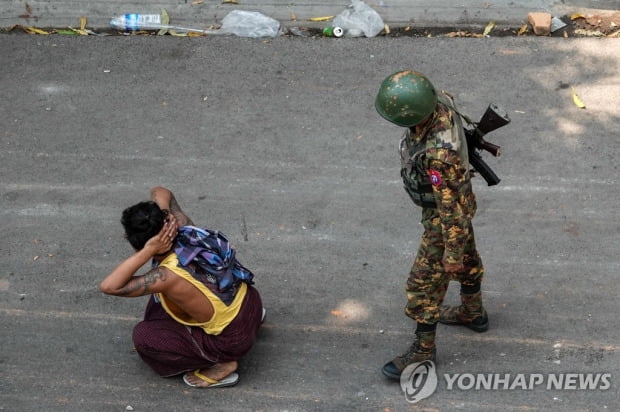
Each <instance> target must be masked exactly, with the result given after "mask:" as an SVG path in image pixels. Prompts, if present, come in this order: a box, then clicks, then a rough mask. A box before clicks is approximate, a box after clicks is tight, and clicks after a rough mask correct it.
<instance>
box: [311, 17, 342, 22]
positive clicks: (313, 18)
mask: <svg viewBox="0 0 620 412" xmlns="http://www.w3.org/2000/svg"><path fill="white" fill-rule="evenodd" d="M334 17H336V16H320V17H310V21H329V20H332V19H333V18H334Z"/></svg>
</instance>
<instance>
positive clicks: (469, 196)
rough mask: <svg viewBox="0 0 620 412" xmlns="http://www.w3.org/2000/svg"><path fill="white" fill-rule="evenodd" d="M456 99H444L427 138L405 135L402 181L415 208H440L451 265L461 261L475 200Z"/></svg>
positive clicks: (411, 131)
mask: <svg viewBox="0 0 620 412" xmlns="http://www.w3.org/2000/svg"><path fill="white" fill-rule="evenodd" d="M450 107H454V105H453V102H452V99H451V97H450V96H449V95H447V94H440V96H439V103H438V104H437V109H436V110H435V112H434V114H433V119H432V121H431V123H430V124H429V125H428V126H427V127H426V128H425V129H424V131H423V132H422V134H420V135H417V134H416V133H415V128H410V129H408V130H407V132H406V133H405V136H404V138H403V140H402V141H401V145H400V154H401V162H402V168H401V176H402V178H403V183H404V184H405V190H406V191H407V193H409V195H410V196H411V198H412V200H413V201H414V203H416V204H417V205H419V206H422V207H423V208H435V209H437V213H436V215H437V216H438V219H439V220H440V222H439V223H441V228H442V232H443V237H444V243H445V249H446V258H447V263H458V262H460V260H461V258H462V253H463V248H464V246H465V240H466V239H467V236H468V235H469V227H470V223H471V219H472V218H473V217H474V214H475V213H476V198H475V196H474V193H473V191H472V185H471V176H470V173H469V157H468V154H467V141H466V138H465V133H464V130H463V124H462V122H461V118H460V116H459V115H458V114H457V113H455V112H454V111H453V110H451V108H450Z"/></svg>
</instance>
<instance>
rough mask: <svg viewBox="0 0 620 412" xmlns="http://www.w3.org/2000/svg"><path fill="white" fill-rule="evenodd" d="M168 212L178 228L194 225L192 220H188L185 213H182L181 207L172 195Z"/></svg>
mask: <svg viewBox="0 0 620 412" xmlns="http://www.w3.org/2000/svg"><path fill="white" fill-rule="evenodd" d="M170 212H171V213H172V214H173V215H174V217H175V219H176V220H177V222H179V225H180V226H185V225H192V226H193V225H194V222H192V219H190V218H189V217H188V216H187V215H185V213H183V211H182V210H181V206H179V203H178V202H177V199H176V198H175V197H174V195H172V198H171V199H170Z"/></svg>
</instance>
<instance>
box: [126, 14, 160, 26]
mask: <svg viewBox="0 0 620 412" xmlns="http://www.w3.org/2000/svg"><path fill="white" fill-rule="evenodd" d="M159 25H161V16H160V15H159V14H136V13H130V14H125V27H126V28H127V29H129V30H138V29H146V28H149V27H157V26H159Z"/></svg>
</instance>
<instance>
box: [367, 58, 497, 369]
mask: <svg viewBox="0 0 620 412" xmlns="http://www.w3.org/2000/svg"><path fill="white" fill-rule="evenodd" d="M375 107H376V109H377V111H378V112H379V114H380V115H381V116H382V117H384V118H385V119H386V120H388V121H390V122H392V123H394V124H396V125H398V126H402V127H406V128H407V130H406V132H405V135H404V137H403V139H402V141H401V143H400V155H401V165H402V167H401V176H402V178H403V182H404V185H405V190H406V191H407V193H408V194H409V196H410V197H411V199H412V200H413V202H414V203H415V204H416V205H418V206H421V207H422V225H423V227H424V233H423V235H422V240H421V244H420V247H419V250H418V253H417V256H416V258H415V260H414V263H413V266H412V267H411V271H410V272H409V278H408V280H407V284H406V287H405V291H406V293H407V305H406V307H405V314H406V315H407V316H409V317H410V318H412V319H413V320H415V321H416V322H417V327H416V331H415V340H414V341H413V343H412V344H411V347H410V348H409V349H408V350H407V351H406V352H405V353H404V354H402V355H400V356H397V357H396V358H394V359H393V360H392V361H390V362H388V363H386V364H385V365H384V366H383V369H382V372H383V374H384V375H386V376H387V377H388V378H391V379H400V375H401V372H402V371H403V369H405V367H407V366H408V365H410V364H412V363H415V362H422V361H425V360H433V361H434V360H435V330H436V327H437V322H441V323H445V324H449V325H464V326H466V327H468V328H469V329H472V330H474V331H476V332H484V331H486V330H487V329H488V327H489V320H488V316H487V313H486V311H485V310H484V308H483V306H482V300H481V293H480V284H481V282H482V277H483V274H484V268H483V266H482V261H481V259H480V255H479V254H478V251H477V250H476V243H475V240H474V231H473V228H472V223H471V221H472V219H473V217H474V214H475V212H476V198H475V196H474V193H473V191H472V185H471V175H470V172H469V159H468V152H467V141H466V138H465V133H464V129H463V125H462V122H461V118H460V115H459V114H458V113H457V112H456V110H455V109H454V101H453V98H452V96H451V95H450V94H448V93H446V92H441V91H440V92H437V91H436V90H435V88H434V87H433V85H432V84H431V82H430V81H429V80H428V79H427V78H426V77H425V76H424V75H423V74H421V73H418V72H415V71H410V70H406V71H401V72H397V73H394V74H392V75H390V76H388V77H387V78H386V79H385V80H384V81H383V83H382V84H381V88H380V90H379V93H378V95H377V98H376V100H375ZM450 280H455V281H458V282H459V283H460V284H461V302H462V303H461V305H460V306H454V307H450V306H445V305H442V302H443V299H444V296H445V294H446V290H447V288H448V283H449V281H450Z"/></svg>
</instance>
